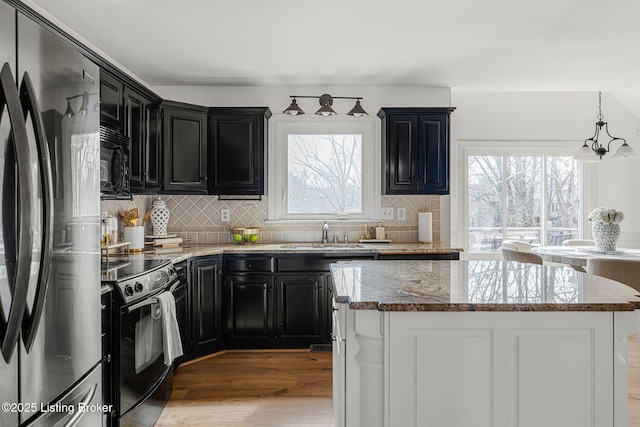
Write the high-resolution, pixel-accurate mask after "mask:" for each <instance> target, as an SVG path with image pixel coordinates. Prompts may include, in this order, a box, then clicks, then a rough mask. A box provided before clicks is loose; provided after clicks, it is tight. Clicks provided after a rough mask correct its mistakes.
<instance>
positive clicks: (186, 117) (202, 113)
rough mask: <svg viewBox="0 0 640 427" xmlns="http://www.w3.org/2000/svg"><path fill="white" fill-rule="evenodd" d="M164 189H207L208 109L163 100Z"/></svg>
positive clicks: (187, 190) (189, 191)
mask: <svg viewBox="0 0 640 427" xmlns="http://www.w3.org/2000/svg"><path fill="white" fill-rule="evenodd" d="M162 124H163V125H162V126H163V132H162V136H163V145H164V150H163V151H164V173H163V174H164V182H163V190H165V191H168V192H176V193H194V194H206V192H207V109H206V108H205V107H200V106H196V105H190V104H183V103H179V102H173V101H166V102H164V103H163V104H162Z"/></svg>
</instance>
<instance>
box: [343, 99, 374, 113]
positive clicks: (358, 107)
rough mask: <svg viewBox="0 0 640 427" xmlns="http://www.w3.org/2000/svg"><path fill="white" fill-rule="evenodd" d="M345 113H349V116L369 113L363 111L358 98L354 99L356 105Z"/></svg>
mask: <svg viewBox="0 0 640 427" xmlns="http://www.w3.org/2000/svg"><path fill="white" fill-rule="evenodd" d="M347 114H348V115H350V116H356V117H362V116H368V115H369V113H367V112H366V111H364V108H362V105H360V100H359V99H358V100H356V105H355V106H354V107H353V108H352V109H351V111H349V112H348V113H347Z"/></svg>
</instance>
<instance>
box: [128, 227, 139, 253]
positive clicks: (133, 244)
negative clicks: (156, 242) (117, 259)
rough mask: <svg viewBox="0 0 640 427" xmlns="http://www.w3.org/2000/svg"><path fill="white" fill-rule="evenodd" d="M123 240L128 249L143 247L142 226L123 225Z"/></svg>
mask: <svg viewBox="0 0 640 427" xmlns="http://www.w3.org/2000/svg"><path fill="white" fill-rule="evenodd" d="M124 240H125V241H126V242H129V249H130V250H137V249H144V227H124Z"/></svg>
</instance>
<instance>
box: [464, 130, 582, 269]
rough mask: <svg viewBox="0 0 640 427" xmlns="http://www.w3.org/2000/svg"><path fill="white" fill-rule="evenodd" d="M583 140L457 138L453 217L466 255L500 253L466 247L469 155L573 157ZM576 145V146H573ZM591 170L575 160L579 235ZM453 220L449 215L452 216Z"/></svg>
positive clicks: (489, 256) (481, 256)
mask: <svg viewBox="0 0 640 427" xmlns="http://www.w3.org/2000/svg"><path fill="white" fill-rule="evenodd" d="M582 143H583V141H574V140H571V141H566V140H564V141H562V140H561V141H533V140H532V141H512V140H503V141H479V140H458V141H457V150H456V151H457V153H456V165H457V169H458V170H457V173H456V177H457V180H456V181H457V182H456V187H457V189H458V191H456V193H457V197H456V204H457V206H458V209H457V212H458V213H459V214H458V216H457V218H456V219H455V223H456V224H457V228H458V230H459V232H458V233H456V234H457V237H458V238H457V240H458V242H459V243H460V246H462V247H463V248H464V251H465V253H466V257H465V258H467V259H496V258H501V257H502V254H501V253H500V252H499V251H496V252H470V250H469V247H468V246H469V204H468V199H469V185H468V184H469V181H468V180H469V176H468V172H469V156H482V155H486V156H492V155H496V156H505V155H507V156H530V155H542V154H545V155H551V156H571V157H573V156H574V155H575V153H576V151H577V150H578V148H580V145H581V144H582ZM576 147H577V148H576ZM594 179H595V177H594V170H593V169H592V166H591V164H589V163H585V162H582V161H578V181H579V185H580V186H581V189H580V195H581V197H580V202H581V203H580V211H581V215H580V218H579V224H578V230H579V232H580V235H581V236H586V235H587V229H588V221H587V219H586V218H587V214H588V212H587V210H588V209H589V206H591V199H592V190H591V189H592V188H595V186H594V183H593V180H594ZM543 203H546V199H545V198H543ZM545 208H546V206H545V205H544V204H543V206H542V211H543V212H546V210H545ZM452 220H453V218H452Z"/></svg>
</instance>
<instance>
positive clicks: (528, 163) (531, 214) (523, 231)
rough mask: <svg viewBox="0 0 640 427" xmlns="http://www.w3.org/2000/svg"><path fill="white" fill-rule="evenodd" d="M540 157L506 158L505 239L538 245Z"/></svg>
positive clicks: (540, 199) (540, 182)
mask: <svg viewBox="0 0 640 427" xmlns="http://www.w3.org/2000/svg"><path fill="white" fill-rule="evenodd" d="M541 177H542V157H538V156H510V157H507V188H506V191H507V194H506V199H507V208H506V209H507V216H506V221H507V230H506V233H505V236H504V238H505V239H516V240H525V241H527V242H529V243H535V242H538V243H539V242H540V216H541V213H542V212H541V205H542V197H541V187H542V181H541Z"/></svg>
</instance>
